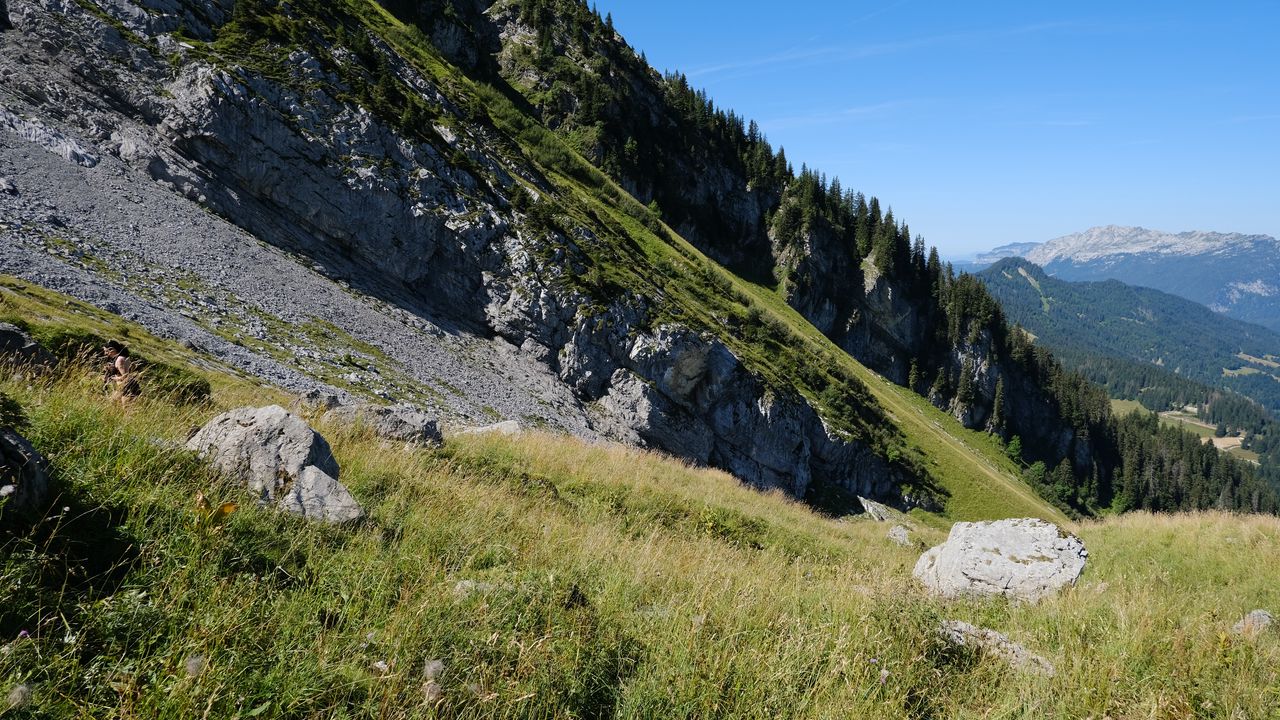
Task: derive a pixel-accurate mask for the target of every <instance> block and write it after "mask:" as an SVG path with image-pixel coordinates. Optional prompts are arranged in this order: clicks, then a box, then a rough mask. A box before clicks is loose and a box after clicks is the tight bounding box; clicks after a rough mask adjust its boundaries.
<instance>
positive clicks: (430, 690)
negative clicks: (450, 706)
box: [422, 680, 444, 705]
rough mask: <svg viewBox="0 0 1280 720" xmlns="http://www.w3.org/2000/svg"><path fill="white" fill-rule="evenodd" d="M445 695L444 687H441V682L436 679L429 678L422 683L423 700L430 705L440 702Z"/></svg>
mask: <svg viewBox="0 0 1280 720" xmlns="http://www.w3.org/2000/svg"><path fill="white" fill-rule="evenodd" d="M442 697H444V688H442V687H440V683H438V682H436V681H434V680H428V681H427V682H424V683H422V700H423V702H426V703H427V704H429V705H434V704H436V703H438V702H440V698H442Z"/></svg>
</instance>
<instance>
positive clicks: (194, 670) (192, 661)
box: [182, 655, 206, 677]
mask: <svg viewBox="0 0 1280 720" xmlns="http://www.w3.org/2000/svg"><path fill="white" fill-rule="evenodd" d="M205 664H206V663H205V659H204V656H203V655H192V656H191V657H189V658H187V660H186V662H184V663H183V664H182V665H183V668H184V669H185V670H186V671H187V675H188V676H190V677H199V676H200V673H202V672H204V666H205Z"/></svg>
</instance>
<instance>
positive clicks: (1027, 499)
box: [349, 0, 1066, 522]
mask: <svg viewBox="0 0 1280 720" xmlns="http://www.w3.org/2000/svg"><path fill="white" fill-rule="evenodd" d="M349 5H350V7H352V9H353V10H354V11H355V12H356V13H357V15H359V16H360V17H361V18H362V20H363V21H364V22H365V23H367V24H368V25H369V26H370V27H371V28H373V29H374V30H375V31H376V32H378V33H379V34H380V35H382V36H383V37H385V38H388V39H389V40H390V41H391V42H392V44H393V45H394V46H395V47H396V48H397V50H398V51H399V52H400V53H401V54H402V55H403V56H404V57H406V58H408V59H410V60H411V61H412V62H414V63H415V64H416V65H417V67H418V68H419V70H421V71H422V72H424V73H426V74H427V75H428V76H430V77H433V79H435V80H436V81H437V82H438V83H439V84H440V85H441V86H442V87H447V88H451V89H452V90H453V92H455V93H462V94H464V95H466V96H472V97H478V98H482V100H483V103H484V105H485V107H486V110H487V111H488V113H489V116H490V118H491V119H492V120H493V122H494V123H495V125H496V126H497V127H498V128H499V129H501V130H502V131H503V132H506V133H508V134H510V135H511V136H512V137H515V138H518V139H519V141H520V145H521V146H522V147H523V148H525V149H526V151H528V152H529V153H530V156H531V157H530V161H531V162H534V163H536V164H538V165H539V167H540V169H541V170H542V171H543V172H544V174H545V175H546V176H547V177H548V178H549V179H551V180H552V182H553V183H555V185H556V186H557V187H558V188H559V189H560V190H561V191H562V192H563V193H564V194H565V195H567V196H570V197H573V198H574V199H575V200H576V202H577V203H578V204H580V205H581V206H583V207H586V208H588V209H589V210H590V211H592V212H593V213H594V216H595V217H605V218H608V219H609V221H610V224H612V225H615V226H617V227H619V228H620V229H621V230H622V231H623V233H624V234H625V237H626V240H628V241H629V242H631V243H634V244H635V247H636V250H637V251H638V252H639V253H640V256H639V257H641V258H642V259H643V260H644V261H645V264H647V265H649V266H652V267H656V268H669V269H671V274H672V275H674V276H678V277H679V278H680V281H679V283H677V284H676V285H678V287H679V288H680V289H682V290H685V291H686V292H687V293H688V295H687V296H686V297H685V298H684V300H686V301H683V302H679V303H677V304H678V305H679V306H680V307H682V308H684V309H686V311H687V312H693V313H695V314H698V315H699V317H697V318H696V320H697V324H699V325H701V326H704V327H712V328H714V327H716V326H718V325H722V324H723V323H724V318H725V317H726V316H728V315H730V314H732V313H734V312H736V311H738V310H740V309H741V306H749V307H754V308H757V309H760V310H763V312H764V313H765V314H766V315H767V316H769V317H770V318H771V319H772V320H773V321H774V322H776V323H777V324H779V325H780V326H782V327H784V328H786V329H787V331H788V332H789V333H790V334H791V335H792V336H793V337H794V338H796V339H798V340H799V341H800V342H801V343H802V348H803V352H801V353H800V355H802V356H806V357H808V358H815V359H820V362H825V363H827V364H828V365H829V366H836V367H838V368H839V369H840V370H841V371H842V373H843V375H844V376H845V377H851V378H854V379H855V380H856V381H859V382H861V383H862V384H864V385H865V386H866V387H867V388H868V389H869V391H870V397H871V398H872V399H873V400H874V401H875V402H876V403H877V404H879V405H880V406H881V407H882V408H883V409H884V410H885V411H887V413H888V414H889V415H890V416H891V419H892V421H893V422H894V424H895V425H896V428H892V429H891V428H873V429H872V430H873V432H878V433H882V434H886V435H888V436H890V439H889V440H887V441H886V443H887V444H891V445H895V446H899V447H901V448H902V449H904V450H905V452H906V453H907V454H909V455H910V456H912V457H913V458H915V459H917V460H919V461H920V462H921V463H922V464H923V465H924V466H925V467H926V468H927V469H928V470H929V472H930V473H931V474H932V475H933V479H934V480H935V481H936V482H937V483H938V484H939V485H940V486H941V487H942V488H943V489H945V490H946V491H947V492H948V493H949V494H950V497H949V498H948V499H947V501H946V507H945V510H944V513H943V515H944V516H945V517H946V518H948V519H953V520H979V519H990V518H996V517H1010V516H1036V517H1043V518H1046V519H1050V520H1053V521H1056V522H1065V521H1066V518H1065V517H1064V516H1063V515H1062V513H1061V512H1060V511H1058V510H1056V509H1055V508H1053V507H1052V506H1050V505H1049V504H1048V503H1046V502H1044V501H1043V500H1042V499H1041V498H1040V497H1039V496H1037V495H1036V494H1035V492H1034V491H1033V490H1031V489H1030V488H1029V487H1028V486H1027V485H1026V483H1024V482H1022V481H1021V480H1020V479H1019V478H1018V473H1017V469H1016V468H1015V467H1014V465H1013V463H1012V462H1011V461H1010V460H1008V458H1006V457H1005V456H1004V453H1003V452H1001V449H1000V447H999V446H998V444H997V443H996V442H995V440H994V439H993V438H991V437H990V436H987V435H985V434H982V433H976V432H972V431H969V430H965V429H964V428H963V427H962V426H961V425H960V424H959V423H958V422H957V421H956V420H955V419H954V418H952V417H951V416H950V415H948V414H946V413H943V412H941V411H939V410H937V409H936V408H934V407H932V406H931V405H929V404H928V403H927V402H925V401H924V400H923V399H922V398H920V397H919V396H917V395H915V394H914V393H911V392H909V391H907V390H904V389H902V388H899V387H897V386H894V385H892V384H890V383H886V382H885V381H884V380H883V379H882V378H880V377H879V376H878V375H876V374H875V373H873V372H871V371H870V370H868V369H867V368H866V367H864V366H863V365H861V364H860V363H858V362H857V361H856V360H854V359H852V358H851V357H849V356H848V355H847V354H846V353H844V352H843V351H841V350H840V349H839V348H838V347H836V346H835V345H834V344H832V343H831V342H830V340H828V339H827V338H826V337H825V336H823V335H822V334H821V333H820V332H818V331H817V329H816V328H814V327H813V326H812V325H810V324H809V323H808V322H807V321H805V319H804V318H803V317H801V316H800V315H799V314H798V313H796V312H795V311H794V310H793V309H792V308H790V307H789V306H787V304H786V303H785V302H784V301H783V300H782V299H781V298H780V297H779V296H778V295H777V294H776V293H775V292H773V291H772V290H770V289H768V288H764V287H761V286H757V285H754V284H752V283H749V282H746V281H744V280H742V279H741V278H738V277H736V276H734V275H732V274H731V273H729V272H727V271H725V270H723V269H722V268H720V267H719V266H718V265H716V264H715V263H714V262H713V261H711V260H710V259H709V258H707V257H706V256H705V255H704V254H703V253H701V252H700V251H699V250H698V249H697V248H695V247H693V246H692V245H691V244H689V243H688V242H686V241H685V240H684V239H683V238H681V237H679V236H678V235H677V234H676V233H675V232H674V231H671V230H670V228H667V231H668V232H667V235H668V237H667V238H666V239H663V238H659V237H658V236H656V235H655V234H654V233H653V232H651V231H650V230H649V229H648V228H646V227H645V226H644V224H643V223H641V222H639V221H638V220H636V217H637V216H642V214H643V213H645V212H646V211H645V210H644V209H643V208H641V207H640V206H639V205H638V203H636V201H635V200H634V199H633V198H631V197H630V196H629V195H628V194H627V193H626V192H625V191H624V190H622V189H621V188H619V187H618V186H617V185H616V184H614V183H613V181H612V180H610V179H609V178H608V177H607V176H606V175H605V174H603V173H601V172H599V171H598V170H597V169H596V168H594V167H593V166H591V165H590V163H588V162H587V161H585V160H584V159H582V158H581V157H580V156H578V155H577V153H575V152H574V151H573V150H572V148H570V147H568V146H567V145H565V144H564V143H563V141H562V140H561V139H560V138H559V137H557V136H556V135H555V134H554V133H551V132H549V131H547V130H546V129H545V128H542V127H541V126H540V125H537V124H536V123H532V122H530V121H529V120H528V119H527V118H525V117H524V116H523V115H521V114H520V113H519V112H518V111H516V110H515V109H514V108H512V107H511V106H510V103H509V102H508V101H507V100H506V98H505V97H503V96H502V95H501V94H500V93H497V92H496V91H493V90H491V89H489V88H486V87H484V86H478V85H475V84H473V83H472V82H471V81H469V80H468V79H467V78H465V77H463V76H461V74H459V73H457V72H456V70H454V69H453V68H452V67H450V66H449V65H448V64H447V63H445V62H444V61H443V60H442V59H440V58H439V57H438V56H436V55H435V54H434V52H433V51H432V50H431V49H430V48H427V47H423V46H421V45H420V44H418V43H415V42H413V36H412V34H411V33H408V32H406V31H405V30H404V28H403V26H402V25H401V24H400V23H399V21H397V20H396V19H395V18H393V17H392V16H390V15H389V14H388V13H386V12H385V11H384V10H382V8H381V7H379V6H377V5H376V4H375V3H373V2H371V1H369V0H352V2H350V3H349ZM637 265H638V264H633V263H628V262H622V263H619V262H616V261H615V262H613V263H611V268H610V272H614V273H624V274H625V273H626V272H627V270H628V269H629V268H633V267H635V266H637ZM699 277H703V278H710V279H709V281H708V282H705V283H699V282H697V279H698V278H699ZM620 284H622V285H624V286H627V287H637V286H640V287H643V286H645V285H646V284H648V279H646V278H643V277H640V278H637V277H623V278H620ZM672 285H673V284H667V285H664V286H663V290H664V291H670V290H671V288H672ZM729 298H737V299H741V300H742V301H743V302H742V303H741V306H739V305H738V304H736V303H733V302H726V301H727V299H729ZM722 339H723V340H724V341H725V342H726V344H728V345H729V347H730V348H732V349H733V350H734V351H735V352H736V353H737V354H738V355H739V356H740V357H743V358H744V359H745V360H746V361H747V362H748V364H749V365H750V366H751V367H753V368H754V369H756V370H757V371H760V372H763V373H764V374H765V376H766V377H768V376H769V375H770V373H771V372H775V373H778V374H779V375H785V374H786V373H787V371H788V370H790V369H791V368H788V367H787V366H786V365H785V363H784V362H783V361H782V359H780V358H778V357H775V356H770V355H768V354H764V355H762V354H761V350H760V348H759V347H758V346H753V345H752V344H751V343H748V342H743V341H742V340H741V339H740V338H735V337H734V336H733V335H732V334H726V335H722ZM782 380H783V381H784V382H786V383H787V384H794V383H795V380H794V378H785V377H783V378H782ZM806 395H807V396H808V397H809V399H810V400H811V401H812V402H814V403H815V405H816V406H817V407H819V408H821V407H823V400H822V398H820V397H815V396H813V395H810V394H808V393H806ZM923 517H925V518H931V517H932V516H928V515H925V516H923Z"/></svg>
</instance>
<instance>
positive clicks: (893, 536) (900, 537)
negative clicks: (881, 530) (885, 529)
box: [885, 525, 912, 547]
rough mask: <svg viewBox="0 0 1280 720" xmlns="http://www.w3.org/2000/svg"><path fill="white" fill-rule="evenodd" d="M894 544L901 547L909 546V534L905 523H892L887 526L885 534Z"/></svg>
mask: <svg viewBox="0 0 1280 720" xmlns="http://www.w3.org/2000/svg"><path fill="white" fill-rule="evenodd" d="M885 537H887V538H889V541H890V542H892V543H893V544H894V545H899V546H901V547H911V545H912V543H911V534H910V532H909V531H908V530H907V528H906V526H905V525H894V526H893V527H891V528H889V533H888V534H887V535H886V536H885Z"/></svg>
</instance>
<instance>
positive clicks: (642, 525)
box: [0, 372, 1280, 718]
mask: <svg viewBox="0 0 1280 720" xmlns="http://www.w3.org/2000/svg"><path fill="white" fill-rule="evenodd" d="M11 377H12V374H10V373H4V374H2V375H0V378H3V379H0V392H4V393H5V394H8V395H10V396H12V397H14V398H16V399H17V400H18V401H19V402H20V403H21V404H22V405H23V406H24V408H26V410H27V413H28V414H29V416H30V428H31V429H30V430H29V431H28V434H29V435H30V437H31V439H32V440H33V442H34V443H35V444H36V445H37V446H38V447H39V448H40V449H41V450H42V451H44V452H45V453H47V454H48V456H49V457H50V460H51V463H52V465H53V467H54V471H55V476H56V481H57V489H58V491H59V492H60V496H59V497H58V498H57V499H55V500H54V501H53V502H51V503H50V513H49V514H48V515H47V516H46V517H44V518H32V519H28V520H26V521H25V522H22V521H18V520H17V519H14V518H11V517H5V518H4V519H3V522H4V525H3V527H0V592H2V593H3V594H4V597H5V598H6V602H5V604H4V606H3V608H2V609H0V644H3V645H4V647H5V648H6V649H5V650H4V651H3V652H0V682H3V683H5V685H4V687H6V688H7V687H13V686H15V685H17V684H19V683H22V684H26V685H27V686H29V687H30V688H31V689H32V700H31V701H30V704H29V705H28V706H26V707H25V708H23V710H22V711H23V712H25V713H28V714H30V716H39V717H95V718H110V717H119V718H186V717H200V716H204V715H206V714H207V716H209V717H237V716H238V717H247V716H250V715H251V714H253V713H257V715H256V716H260V717H348V718H358V717H385V718H401V717H464V718H471V717H475V718H479V717H635V718H650V717H664V718H665V717H676V718H704V717H725V718H740V717H741V718H754V717H759V718H766V717H768V718H773V717H804V718H827V717H876V718H919V717H948V718H951V717H956V718H964V717H1025V718H1041V717H1064V718H1066V717H1072V718H1074V717H1089V716H1092V717H1102V716H1104V715H1109V716H1110V717H1113V718H1149V717H1171V718H1172V717H1190V716H1198V717H1250V718H1255V717H1256V718H1268V717H1277V715H1276V714H1275V708H1276V707H1277V701H1278V700H1280V697H1278V696H1277V689H1278V688H1280V637H1278V634H1277V633H1274V632H1272V633H1270V634H1266V635H1263V636H1261V637H1259V638H1257V639H1256V640H1252V641H1249V640H1245V639H1243V638H1240V637H1238V636H1234V635H1231V634H1230V633H1228V632H1227V629H1228V628H1229V627H1230V625H1231V624H1232V623H1234V622H1235V620H1236V619H1237V618H1238V617H1239V616H1240V615H1242V614H1243V613H1244V612H1246V611H1248V610H1250V609H1252V608H1254V607H1270V608H1272V609H1273V610H1274V609H1276V608H1277V607H1280V583H1278V582H1276V581H1277V577H1276V576H1275V573H1274V572H1273V571H1271V570H1268V569H1267V568H1271V567H1272V564H1271V563H1270V560H1272V559H1273V558H1274V557H1275V556H1276V554H1277V552H1280V520H1277V519H1276V518H1267V517H1239V516H1230V515H1221V514H1201V515H1191V516H1179V517H1154V516H1149V515H1127V516H1122V517H1119V518H1111V519H1108V520H1106V521H1104V522H1096V523H1087V524H1084V525H1082V526H1080V527H1079V528H1078V532H1079V533H1080V535H1081V536H1082V538H1083V539H1084V540H1085V542H1086V544H1087V546H1088V547H1089V550H1090V560H1089V566H1088V569H1087V571H1086V575H1085V577H1084V579H1083V581H1082V583H1081V585H1079V586H1078V587H1076V588H1075V589H1073V590H1070V591H1068V592H1066V593H1065V594H1063V595H1062V596H1060V597H1057V598H1054V599H1051V600H1048V601H1046V602H1044V603H1042V604H1040V605H1036V606H1023V605H1013V604H1009V603H1006V602H992V601H960V602H943V601H939V600H935V599H932V598H930V597H928V596H927V595H925V594H924V593H923V592H922V590H921V589H920V588H919V587H918V586H916V585H915V583H914V582H913V581H912V579H911V568H912V566H913V564H914V562H915V559H916V557H917V555H918V549H911V548H899V547H897V546H894V545H892V544H890V543H888V542H887V541H886V540H885V539H884V532H885V529H886V526H885V525H882V524H877V523H873V522H871V521H867V520H855V521H839V520H834V519H831V518H828V517H824V516H821V515H817V514H814V513H813V512H811V511H810V510H808V509H807V508H806V507H804V506H803V505H800V504H797V503H795V502H792V501H790V500H788V499H786V498H784V497H782V496H781V495H779V494H776V493H773V494H762V493H759V492H754V491H751V490H749V489H746V488H744V487H743V486H741V485H740V484H739V483H738V482H737V481H736V480H734V479H733V478H731V477H729V476H727V475H725V474H724V473H720V472H716V471H711V470H704V469H695V468H690V467H688V466H687V465H685V464H682V463H680V462H676V461H672V460H670V459H667V458H664V457H662V456H660V455H656V454H652V453H645V452H640V451H636V450H630V449H626V448H623V447H619V446H613V445H602V444H587V443H583V442H580V441H577V440H574V439H572V438H566V437H563V436H554V435H545V434H530V435H525V436H519V437H502V436H472V437H467V438H463V439H458V440H454V441H451V442H450V443H449V444H448V445H446V446H445V447H444V448H442V449H439V450H427V449H423V450H406V449H402V448H401V447H400V446H398V445H397V446H396V447H395V448H394V449H389V448H387V447H385V446H384V445H382V444H381V443H380V442H379V441H378V440H377V439H375V438H372V437H369V436H367V435H362V434H358V433H356V432H353V431H348V430H344V429H342V428H335V427H325V426H319V427H320V429H321V430H322V431H323V432H324V433H325V435H326V436H327V437H328V438H329V439H330V441H331V442H332V443H333V447H334V451H335V454H336V455H337V457H338V460H339V462H340V463H341V466H342V476H341V477H342V479H343V481H344V482H345V483H347V484H348V485H349V487H350V488H351V489H352V492H353V493H354V494H355V496H356V497H357V498H358V499H359V500H360V501H361V502H362V503H363V504H364V506H365V507H366V509H367V510H368V512H369V519H368V521H367V522H364V523H362V524H360V525H357V526H353V527H346V528H332V527H327V526H321V525H315V524H308V523H305V522H303V521H300V520H295V519H292V518H287V517H282V516H279V515H277V514H276V513H274V512H273V511H270V510H264V509H258V508H256V507H254V506H253V504H252V503H251V502H249V501H248V499H247V498H245V497H244V496H243V493H242V492H241V491H239V490H237V489H236V488H235V487H233V486H230V485H227V484H226V483H224V482H223V481H221V480H219V479H218V478H216V477H215V476H214V475H212V474H211V473H210V472H209V471H208V470H206V469H205V468H204V466H203V465H202V464H201V463H200V462H198V461H197V460H196V459H195V458H193V457H192V456H191V455H189V454H188V453H186V452H184V451H181V450H177V449H174V448H173V446H172V445H170V444H167V442H178V441H181V439H182V438H183V437H185V432H186V428H187V427H189V426H190V425H192V424H196V423H199V422H201V421H202V420H203V419H204V418H205V417H206V416H207V415H209V414H211V413H212V412H215V411H216V410H215V409H208V410H193V409H189V408H188V409H184V408H180V407H177V406H172V405H168V404H166V403H163V402H156V401H151V400H147V399H142V400H140V401H139V402H138V403H136V404H134V405H131V406H129V407H127V408H121V407H119V406H116V405H114V404H112V403H110V402H108V401H106V400H105V399H103V398H102V397H101V396H100V395H99V394H98V393H97V392H96V391H95V388H94V387H93V382H92V379H90V378H85V377H82V376H79V375H77V374H76V373H74V372H73V373H71V374H69V375H67V376H65V377H61V378H57V379H54V380H52V381H46V382H35V383H31V382H15V381H13V380H12V379H10V378H11ZM910 407H911V406H910V403H906V404H904V408H906V409H910ZM970 440H971V439H966V442H968V441H970ZM166 441H167V442H166ZM197 491H202V492H204V493H206V494H207V495H208V496H209V497H211V498H213V499H214V500H215V501H221V500H237V501H240V502H241V503H242V504H243V507H242V508H241V509H240V510H239V511H238V512H236V513H234V514H233V515H232V516H231V517H230V520H229V522H228V523H227V524H226V525H225V526H224V527H220V528H218V527H208V526H207V525H202V524H201V523H199V522H197V518H198V513H197V512H196V509H195V502H194V499H193V498H194V495H195V493H196V492H197ZM63 507H66V508H69V510H66V511H64V510H63V509H62V508H63ZM916 536H917V537H918V538H919V539H920V540H921V541H922V542H923V543H926V544H932V543H935V542H938V541H940V540H941V539H942V538H943V537H944V532H943V530H942V529H936V528H933V527H930V526H929V524H928V523H925V524H921V525H919V526H918V527H917V528H916ZM949 618H958V619H964V620H968V621H971V622H975V623H979V624H982V625H986V626H990V627H994V628H996V629H999V630H1001V631H1002V632H1005V633H1007V634H1009V635H1010V636H1011V637H1013V638H1014V639H1015V640H1017V641H1019V642H1022V643H1024V644H1026V645H1027V646H1028V647H1030V648H1031V649H1032V650H1033V651H1035V652H1037V653H1039V654H1041V655H1044V656H1045V657H1047V658H1048V659H1049V660H1050V661H1051V662H1053V663H1054V664H1055V665H1056V666H1057V668H1058V674H1057V675H1056V676H1055V677H1053V678H1043V677H1029V676H1023V675H1020V674H1017V673H1014V672H1012V671H1010V670H1009V669H1007V668H1006V667H1004V666H1003V665H1001V664H1000V663H999V662H997V661H994V660H990V659H986V658H983V657H980V656H975V655H970V654H964V653H956V652H953V651H949V650H947V649H945V648H944V647H942V646H941V645H940V643H939V642H938V640H937V637H936V635H935V634H934V632H933V628H934V627H935V626H936V624H937V623H938V622H939V621H941V620H942V619H949ZM22 631H26V635H27V636H26V637H20V635H22ZM431 660H441V661H442V662H443V666H444V671H443V672H442V673H441V674H440V675H439V676H438V678H437V682H438V684H439V697H438V698H434V696H433V699H432V700H431V701H430V702H428V700H427V698H426V695H425V694H424V690H423V684H424V679H423V668H424V666H425V664H426V663H427V662H428V661H431ZM384 668H385V669H384ZM882 670H883V671H885V672H886V673H887V675H885V676H884V680H883V682H882V681H881V671H882ZM433 692H434V691H433Z"/></svg>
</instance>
